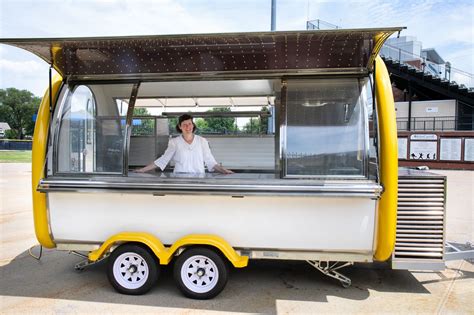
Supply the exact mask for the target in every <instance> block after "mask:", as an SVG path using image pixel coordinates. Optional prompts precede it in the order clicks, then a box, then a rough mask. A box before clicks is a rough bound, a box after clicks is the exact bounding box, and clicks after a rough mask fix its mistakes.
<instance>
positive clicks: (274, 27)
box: [271, 0, 276, 32]
mask: <svg viewBox="0 0 474 315" xmlns="http://www.w3.org/2000/svg"><path fill="white" fill-rule="evenodd" d="M271 23H272V24H271V31H272V32H274V31H275V30H276V0H272V21H271Z"/></svg>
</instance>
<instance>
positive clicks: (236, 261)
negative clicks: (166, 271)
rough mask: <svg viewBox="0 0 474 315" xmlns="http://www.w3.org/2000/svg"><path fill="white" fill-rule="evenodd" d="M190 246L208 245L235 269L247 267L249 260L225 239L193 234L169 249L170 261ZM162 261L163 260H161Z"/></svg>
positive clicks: (181, 239)
mask: <svg viewBox="0 0 474 315" xmlns="http://www.w3.org/2000/svg"><path fill="white" fill-rule="evenodd" d="M190 245H207V246H212V247H215V248H217V249H218V250H219V251H220V252H221V253H222V254H223V255H224V256H225V257H226V258H227V259H228V260H229V261H230V262H231V263H232V265H233V266H234V267H235V268H243V267H247V265H248V261H249V258H248V257H247V256H240V255H239V254H237V252H236V251H235V250H234V249H233V248H232V246H230V244H229V243H228V242H226V241H225V240H224V239H223V238H221V237H219V236H216V235H209V234H191V235H187V236H185V237H182V238H180V239H179V240H178V241H176V242H175V243H174V244H173V246H171V247H170V248H169V250H168V251H169V253H170V259H171V257H172V256H173V254H174V253H175V252H176V251H177V250H178V249H179V248H181V247H186V246H190ZM160 261H161V260H160Z"/></svg>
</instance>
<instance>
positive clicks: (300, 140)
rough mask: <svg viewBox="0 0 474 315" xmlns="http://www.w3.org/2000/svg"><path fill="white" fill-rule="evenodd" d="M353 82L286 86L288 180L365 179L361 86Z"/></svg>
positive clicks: (362, 83) (360, 82)
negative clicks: (320, 178) (317, 178)
mask: <svg viewBox="0 0 474 315" xmlns="http://www.w3.org/2000/svg"><path fill="white" fill-rule="evenodd" d="M366 84H367V80H361V79H357V78H348V79H337V80H335V79H321V80H288V88H287V102H286V103H287V106H286V116H285V118H286V135H285V137H284V141H285V146H284V148H285V150H284V161H285V168H286V172H285V175H286V176H288V177H364V178H365V177H366V176H367V163H368V161H367V158H368V146H367V142H368V134H367V132H366V124H367V117H366V114H365V112H366V110H365V108H366V106H367V104H366V103H367V98H366V97H365V94H366V93H365V87H364V86H365V85H366Z"/></svg>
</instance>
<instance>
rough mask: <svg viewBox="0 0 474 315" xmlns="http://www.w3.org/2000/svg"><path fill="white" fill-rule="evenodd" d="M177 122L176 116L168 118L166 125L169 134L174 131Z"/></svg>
mask: <svg viewBox="0 0 474 315" xmlns="http://www.w3.org/2000/svg"><path fill="white" fill-rule="evenodd" d="M177 124H178V117H170V118H168V126H169V132H170V134H174V133H176V132H177V131H176V125H177Z"/></svg>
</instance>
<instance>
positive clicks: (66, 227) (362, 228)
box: [48, 192, 375, 251]
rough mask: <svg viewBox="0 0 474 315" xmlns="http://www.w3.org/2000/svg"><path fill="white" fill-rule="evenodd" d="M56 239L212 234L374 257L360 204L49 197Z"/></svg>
mask: <svg viewBox="0 0 474 315" xmlns="http://www.w3.org/2000/svg"><path fill="white" fill-rule="evenodd" d="M48 196H49V207H50V218H51V229H52V233H53V237H54V238H55V239H58V240H70V241H90V242H97V241H100V242H102V241H105V240H106V239H107V238H109V237H110V236H112V235H114V234H116V233H119V232H124V231H129V232H130V231H134V232H149V233H152V234H154V235H156V236H157V237H158V238H159V239H161V241H162V242H163V243H165V244H172V243H173V242H175V241H176V240H177V239H179V238H181V237H183V236H185V235H187V234H194V233H197V234H215V235H219V236H221V237H223V238H224V239H225V240H227V241H228V242H229V243H230V244H231V245H232V246H234V247H244V248H274V249H276V248H278V249H294V250H321V251H323V250H328V251H372V247H373V237H374V220H375V201H373V200H370V199H365V198H330V197H273V196H272V197H270V196H249V197H244V198H232V197H231V196H189V195H182V196H178V195H166V196H153V195H149V194H119V193H74V192H55V193H49V194H48Z"/></svg>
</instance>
